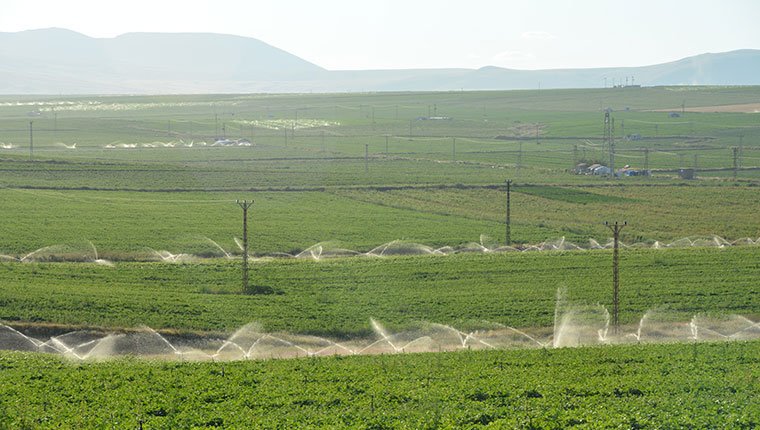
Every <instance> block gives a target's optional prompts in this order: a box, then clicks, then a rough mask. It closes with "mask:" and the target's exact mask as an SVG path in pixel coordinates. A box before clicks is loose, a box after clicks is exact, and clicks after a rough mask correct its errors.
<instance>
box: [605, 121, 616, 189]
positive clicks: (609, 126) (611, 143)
mask: <svg viewBox="0 0 760 430" xmlns="http://www.w3.org/2000/svg"><path fill="white" fill-rule="evenodd" d="M614 133H615V119H614V118H611V117H610V112H609V111H605V112H604V144H605V145H607V149H608V151H609V157H610V166H609V167H610V172H611V173H612V177H613V178H614V177H615V140H614V138H613V135H614Z"/></svg>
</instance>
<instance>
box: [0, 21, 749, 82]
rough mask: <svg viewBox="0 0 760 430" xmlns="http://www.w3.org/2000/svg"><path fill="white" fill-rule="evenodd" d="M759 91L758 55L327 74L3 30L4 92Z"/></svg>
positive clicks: (228, 48)
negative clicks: (625, 86) (616, 86)
mask: <svg viewBox="0 0 760 430" xmlns="http://www.w3.org/2000/svg"><path fill="white" fill-rule="evenodd" d="M631 76H633V77H634V79H635V81H631V82H629V83H631V84H633V83H635V84H637V85H639V84H640V85H645V86H653V85H760V50H751V49H745V50H738V51H731V52H725V53H717V54H702V55H697V56H694V57H689V58H684V59H682V60H678V61H673V62H670V63H664V64H657V65H652V66H641V67H620V68H596V69H557V70H514V69H504V68H499V67H490V66H489V67H483V68H480V69H476V70H474V69H410V70H362V71H330V70H325V69H323V68H321V67H319V66H317V65H315V64H312V63H310V62H308V61H305V60H303V59H301V58H299V57H296V56H295V55H292V54H290V53H288V52H285V51H283V50H281V49H278V48H275V47H273V46H271V45H268V44H266V43H264V42H262V41H260V40H257V39H253V38H247V37H239V36H230V35H221V34H208V33H128V34H124V35H121V36H118V37H115V38H110V39H96V38H91V37H88V36H85V35H82V34H79V33H76V32H73V31H69V30H63V29H57V28H51V29H44V30H30V31H22V32H18V33H0V94H166V93H251V92H347V91H352V92H354V91H434V90H440V91H447V90H506V89H535V88H538V87H541V88H598V87H601V86H603V85H604V83H605V82H604V80H605V78H607V85H609V86H611V85H612V81H613V78H614V79H615V80H616V83H620V82H622V80H624V79H626V77H631Z"/></svg>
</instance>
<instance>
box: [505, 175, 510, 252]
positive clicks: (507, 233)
mask: <svg viewBox="0 0 760 430" xmlns="http://www.w3.org/2000/svg"><path fill="white" fill-rule="evenodd" d="M506 183H507V216H506V222H505V224H504V229H505V230H504V243H506V245H507V246H509V245H511V244H512V225H511V224H512V219H511V218H512V213H511V207H510V206H511V201H510V200H511V195H510V194H511V193H512V180H511V179H507V181H506Z"/></svg>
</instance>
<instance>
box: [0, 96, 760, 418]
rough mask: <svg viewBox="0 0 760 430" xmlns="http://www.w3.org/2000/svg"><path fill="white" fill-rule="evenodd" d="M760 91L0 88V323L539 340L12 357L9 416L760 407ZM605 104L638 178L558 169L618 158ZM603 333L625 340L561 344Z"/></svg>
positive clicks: (564, 412) (753, 414) (41, 334)
mask: <svg viewBox="0 0 760 430" xmlns="http://www.w3.org/2000/svg"><path fill="white" fill-rule="evenodd" d="M759 100H760V87H657V88H615V89H612V88H609V89H587V90H540V91H506V92H442V93H434V92H431V93H377V94H374V93H367V94H363V93H356V94H292V95H281V94H259V95H195V96H180V95H174V96H108V97H106V96H103V97H100V96H98V97H95V96H66V97H63V96H44V97H43V96H35V97H32V96H0V201H2V205H0V214H1V215H2V221H1V222H0V347H2V346H3V345H7V344H8V342H9V340H8V339H15V340H18V339H20V336H25V335H23V334H19V333H18V332H16V331H15V330H18V331H19V332H22V333H25V334H28V335H29V336H32V337H35V338H39V339H44V338H51V339H52V338H53V337H55V336H64V335H63V334H64V333H66V336H68V334H69V333H72V332H74V333H80V334H81V333H85V332H87V331H92V332H97V333H99V335H100V334H106V333H111V332H114V333H136V332H145V330H150V333H155V335H156V336H158V337H159V338H161V339H164V338H163V337H161V336H166V337H167V338H170V339H171V340H172V342H174V341H175V340H176V339H179V340H184V341H187V342H190V341H194V340H198V342H200V340H199V339H214V340H215V341H216V340H219V339H222V340H223V339H231V338H230V336H233V337H234V333H236V331H239V329H241V328H243V327H254V326H255V327H257V329H260V330H262V331H264V332H266V333H272V336H281V337H280V338H278V339H292V338H293V337H287V336H312V337H320V338H324V339H328V340H329V342H332V344H333V345H338V342H340V345H344V344H346V345H348V344H351V342H354V343H356V342H360V341H364V340H368V339H369V340H371V339H373V338H379V342H381V343H382V342H386V343H387V344H389V345H390V346H392V347H393V351H391V352H408V351H405V350H404V349H403V348H397V347H396V346H394V345H393V343H392V341H391V340H390V339H391V337H392V336H395V335H393V333H408V332H409V331H411V330H418V329H420V327H427V328H429V327H433V326H434V327H438V328H441V327H445V328H446V330H448V334H449V335H451V334H452V333H456V334H457V336H460V337H462V336H469V335H467V333H470V334H472V333H480V332H479V331H481V332H482V331H483V330H496V328H500V329H509V330H513V331H514V332H515V333H517V332H520V333H523V334H525V336H527V337H528V338H530V339H533V340H535V342H534V344H533V345H532V348H531V349H526V350H521V349H512V348H508V350H502V351H475V350H469V349H470V347H469V345H468V344H467V342H466V339H465V340H463V341H462V342H461V345H459V347H458V348H454V349H457V351H456V352H440V353H426V354H399V355H393V356H385V355H380V356H346V357H311V358H308V359H304V358H300V359H293V360H271V361H256V362H250V361H245V362H226V363H220V362H215V363H178V362H165V361H151V360H142V359H137V358H135V357H131V358H126V359H125V358H119V359H113V360H107V361H105V362H102V363H100V362H90V361H84V362H75V363H70V362H67V361H65V360H66V359H65V358H62V357H59V356H55V355H50V354H39V353H22V352H2V353H0V370H1V371H2V379H1V380H0V428H6V427H7V428H53V427H60V426H62V425H63V426H74V427H81V428H93V427H95V428H137V427H139V426H141V425H144V426H145V427H144V428H193V427H197V428H204V427H221V426H224V427H229V428H243V427H250V426H254V427H278V426H279V427H292V425H295V424H296V423H297V424H300V425H301V426H305V427H314V428H318V427H338V428H340V427H344V428H362V427H364V428H436V427H444V428H446V427H449V428H462V427H465V428H467V427H478V426H485V425H489V424H490V425H491V426H495V427H500V428H515V427H523V428H567V427H572V426H580V427H586V428H598V427H626V428H628V427H630V428H677V427H687V428H688V427H691V428H714V427H730V428H754V427H757V426H758V423H760V411H758V409H757V407H756V406H755V404H756V402H753V401H752V400H751V399H753V398H754V397H756V396H757V395H758V394H760V393H758V392H757V377H758V372H759V370H758V361H757V359H756V357H758V356H760V353H758V352H759V348H758V340H757V336H755V334H756V332H757V331H758V330H759V329H758V326H757V324H758V321H760V302H758V300H760V299H758V297H760V290H759V288H760V283H758V281H757V280H758V279H760V263H758V262H759V261H760V260H758V255H760V254H759V253H760V248H759V247H758V246H757V245H758V243H760V228H758V224H757V219H758V216H757V214H758V212H759V211H760V193H758V190H759V189H760V188H759V187H760V116H758V115H760V114H758V113H756V112H755V111H754V110H752V109H744V108H740V107H741V106H745V107H746V106H753V105H754V104H757V103H758V101H759ZM606 111H608V112H610V115H611V117H612V118H614V132H613V134H614V143H615V145H614V153H613V154H612V155H614V166H615V167H616V168H621V167H623V166H626V165H628V166H630V168H632V169H637V170H648V171H650V172H651V175H649V176H632V177H619V178H612V177H607V176H593V175H585V174H576V173H575V171H574V169H575V167H576V165H578V164H579V163H586V164H593V163H600V164H608V163H609V161H610V156H611V149H610V147H609V145H608V144H607V143H606V142H605V141H604V139H603V133H604V125H603V118H604V113H605V112H606ZM681 169H694V170H695V178H694V179H683V178H681V177H680V176H679V170H681ZM506 180H511V181H512V182H511V194H510V223H509V227H510V229H509V231H510V237H509V241H510V243H509V245H512V246H514V247H515V248H506V247H505V245H507V237H506V234H507V233H506V225H505V224H506V222H505V216H506V194H505V191H506V187H505V181H506ZM237 199H247V200H250V199H253V200H254V201H255V202H254V204H253V206H252V207H251V209H250V212H249V219H248V228H249V245H250V252H251V254H252V256H253V258H252V259H251V261H250V264H249V265H250V282H251V284H254V285H256V286H257V287H260V288H261V291H263V292H265V293H267V294H243V293H242V287H241V269H240V263H241V255H242V247H241V240H242V234H243V233H242V225H241V221H242V213H241V210H240V208H239V207H238V205H236V204H235V201H236V200H237ZM605 221H609V222H615V221H619V222H623V221H626V222H627V223H628V224H627V226H626V227H625V228H624V229H623V231H622V235H621V241H622V242H623V244H624V246H623V250H622V252H621V259H620V279H621V288H620V315H619V316H620V324H621V330H622V332H623V334H622V335H621V336H619V337H618V338H617V339H618V340H619V339H625V342H622V341H621V342H618V341H615V340H614V339H613V338H612V337H608V336H607V335H606V333H607V329H610V328H611V327H610V312H611V309H612V291H611V288H610V286H611V280H612V279H611V278H612V270H611V260H612V255H611V254H612V253H611V251H610V250H609V249H592V248H600V247H606V248H609V246H610V245H609V243H610V240H611V239H610V237H611V232H610V230H609V229H608V228H607V226H605V225H604V222H605ZM556 244H560V246H554V245H556ZM669 244H672V246H669ZM694 244H696V245H697V246H691V245H694ZM575 245H577V246H575ZM732 245H736V246H732ZM629 246H630V247H629ZM394 247H395V248H394ZM578 247H580V248H584V250H578ZM555 248H558V249H559V250H554V251H536V252H515V251H516V250H526V249H527V250H531V249H555ZM656 248H666V249H656ZM496 250H500V251H502V252H492V251H496ZM386 251H388V252H387V253H386ZM466 251H469V252H466ZM473 251H476V252H473ZM507 251H512V252H507ZM404 254H408V255H404ZM411 254H419V255H411ZM422 254H430V255H422ZM443 254H446V255H443ZM336 255H337V256H340V257H341V258H327V257H329V256H336ZM296 256H298V257H304V256H305V257H307V258H291V257H296ZM563 315H576V316H577V315H581V316H584V315H585V317H588V318H592V317H593V318H595V320H594V323H593V324H591V323H589V325H590V326H593V327H592V329H590V331H591V332H592V333H591V336H592V338H594V339H595V341H594V342H581V341H580V340H579V341H578V342H576V343H573V342H570V341H567V342H564V341H563V342H559V341H558V336H559V335H558V333H560V332H562V330H564V329H562V328H558V327H559V326H562V327H564V326H563V325H562V324H564V323H562V324H559V323H558V321H559V322H561V321H564V320H563ZM589 315H591V316H589ZM600 321H601V322H600ZM653 321H656V322H659V323H661V324H663V326H664V325H665V324H671V325H673V326H674V327H675V326H677V327H678V329H679V330H681V332H683V333H685V334H686V337H685V338H678V339H676V338H672V339H671V338H669V337H668V336H666V335H665V334H663V333H660V332H658V330H660V329H659V328H658V329H654V328H652V327H653V326H652V324H653ZM645 322H646V323H647V324H650V325H649V326H647V327H649V330H650V331H649V334H650V335H651V336H653V337H655V336H659V337H658V339H659V340H658V341H657V342H654V341H652V342H648V341H647V339H646V337H645V336H644V337H642V327H644V326H645ZM708 322H710V323H709V324H715V325H713V326H710V325H709V324H708ZM737 322H741V324H743V326H741V327H744V328H741V327H740V326H736V324H738V323H737ZM722 323H725V324H726V326H728V325H729V324H734V325H735V327H734V328H735V329H734V330H733V331H732V332H730V333H729V332H721V331H720V330H718V329H716V328H715V327H717V325H720V324H722ZM146 327H149V329H148V328H146ZM736 327H740V328H738V329H736ZM597 329H598V336H597ZM152 330H155V331H152ZM420 330H421V329H420ZM700 330H701V332H700ZM587 331H588V330H587ZM734 332H735V333H734ZM389 333H390V334H389ZM562 333H564V332H562ZM698 333H702V335H701V336H700V335H698ZM705 333H707V334H705ZM731 333H734V334H740V333H743V334H752V336H749V335H747V336H743V337H742V336H734V335H733V334H731ZM80 334H76V335H71V336H72V337H76V336H80ZM115 336H116V337H118V336H120V335H115ZM563 336H565V335H563ZM577 336H578V339H580V337H581V335H580V334H578V335H577ZM704 336H707V337H704ZM710 336H712V337H710ZM753 336H754V337H753ZM116 337H114V338H116ZM424 337H425V336H421V337H419V338H415V340H413V341H412V342H409V344H413V343H414V342H417V341H418V340H419V339H423V338H424ZM597 337H598V338H599V341H598V342H596V338H597ZM473 338H474V337H473ZM634 338H635V341H636V342H634ZM109 339H110V338H109ZM270 339H274V337H271V338H270ZM393 339H395V338H393ZM564 339H565V340H567V339H568V336H565V337H564ZM610 339H613V340H610ZM735 339H743V340H742V341H732V342H716V343H712V342H695V341H698V340H699V341H701V340H735ZM747 339H749V340H747ZM101 340H102V339H101ZM428 340H429V339H428ZM164 341H165V339H164ZM670 341H678V342H676V343H674V344H660V343H662V342H666V343H668V342H670ZM4 342H5V343H4ZM283 342H284V341H283ZM420 342H422V341H420ZM595 342H596V343H595ZM638 342H641V344H638ZM597 343H603V344H615V343H629V344H628V345H607V346H604V347H599V346H593V347H588V346H586V347H582V348H570V349H568V348H557V349H554V348H551V346H555V347H561V346H579V345H589V344H593V345H596V344H597ZM630 343H634V344H630ZM178 344H179V343H178ZM162 345H163V346H164V347H166V345H169V343H168V341H166V343H165V344H162ZM224 345H227V344H224ZM482 345H485V343H482V344H481V346H482ZM27 346H28V344H27ZM172 348H173V346H172ZM223 348H224V346H222V348H220V350H221V349H223ZM251 348H253V347H251ZM11 349H12V348H11ZM476 349H477V348H476ZM40 350H42V349H40ZM345 350H346V351H348V350H349V349H348V348H345ZM433 350H435V349H434V348H428V349H427V351H433ZM438 350H439V351H440V350H443V351H448V349H446V348H444V349H441V348H439V349H438ZM304 351H305V350H304ZM352 351H353V350H352ZM249 352H250V351H249ZM380 352H383V351H380ZM69 355H71V354H69ZM127 355H129V354H127ZM136 355H139V354H136ZM205 357H206V358H212V359H215V357H216V356H215V355H207V356H205ZM270 357H276V355H270ZM154 358H155V357H154ZM244 358H251V356H250V354H246V355H245V356H244ZM191 387H192V388H191ZM95 405H97V407H95ZM289 424H292V425H289Z"/></svg>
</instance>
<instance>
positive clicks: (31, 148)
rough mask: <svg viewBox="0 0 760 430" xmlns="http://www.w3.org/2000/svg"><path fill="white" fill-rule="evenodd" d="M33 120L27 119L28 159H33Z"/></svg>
mask: <svg viewBox="0 0 760 430" xmlns="http://www.w3.org/2000/svg"><path fill="white" fill-rule="evenodd" d="M33 123H34V122H33V121H29V161H32V159H34V129H33V128H32V124H33Z"/></svg>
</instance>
